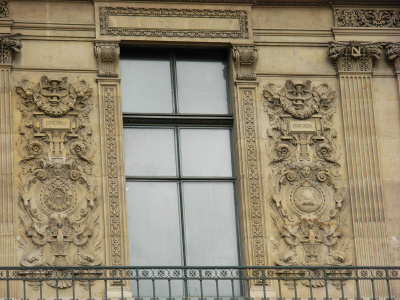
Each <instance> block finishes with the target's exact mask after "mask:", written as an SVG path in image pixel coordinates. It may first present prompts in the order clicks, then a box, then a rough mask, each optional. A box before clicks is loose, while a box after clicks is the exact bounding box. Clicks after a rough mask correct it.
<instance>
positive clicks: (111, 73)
mask: <svg viewBox="0 0 400 300" xmlns="http://www.w3.org/2000/svg"><path fill="white" fill-rule="evenodd" d="M119 52H120V51H119V43H118V42H99V41H95V43H94V54H95V56H96V58H97V67H98V70H99V77H118V72H117V67H118V57H119Z"/></svg>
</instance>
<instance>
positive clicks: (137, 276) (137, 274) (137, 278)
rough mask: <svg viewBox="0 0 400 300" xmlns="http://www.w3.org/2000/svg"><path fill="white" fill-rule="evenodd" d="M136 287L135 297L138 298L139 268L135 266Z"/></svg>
mask: <svg viewBox="0 0 400 300" xmlns="http://www.w3.org/2000/svg"><path fill="white" fill-rule="evenodd" d="M136 289H137V298H138V300H140V283H139V269H138V268H136Z"/></svg>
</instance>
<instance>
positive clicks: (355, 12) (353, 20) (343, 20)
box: [334, 9, 400, 28]
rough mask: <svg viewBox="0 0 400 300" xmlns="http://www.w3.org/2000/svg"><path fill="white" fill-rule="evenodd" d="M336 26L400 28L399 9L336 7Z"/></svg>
mask: <svg viewBox="0 0 400 300" xmlns="http://www.w3.org/2000/svg"><path fill="white" fill-rule="evenodd" d="M334 13H335V25H336V27H379V28H399V27H400V10H399V9H335V10H334Z"/></svg>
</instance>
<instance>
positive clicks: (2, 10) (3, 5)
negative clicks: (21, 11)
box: [0, 0, 9, 18]
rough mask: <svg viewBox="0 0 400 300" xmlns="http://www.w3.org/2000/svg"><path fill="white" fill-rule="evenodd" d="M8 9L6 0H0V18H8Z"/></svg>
mask: <svg viewBox="0 0 400 300" xmlns="http://www.w3.org/2000/svg"><path fill="white" fill-rule="evenodd" d="M8 16H9V9H8V0H5V1H0V18H8Z"/></svg>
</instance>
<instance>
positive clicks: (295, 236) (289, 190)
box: [263, 80, 352, 288]
mask: <svg viewBox="0 0 400 300" xmlns="http://www.w3.org/2000/svg"><path fill="white" fill-rule="evenodd" d="M263 95H264V98H265V101H264V109H265V111H266V112H267V114H268V117H269V122H270V128H269V129H268V131H267V133H268V137H269V144H268V147H267V149H268V156H269V157H270V159H271V162H270V168H271V171H272V182H273V186H271V187H270V188H271V194H272V197H271V201H270V205H271V217H272V219H273V224H274V227H275V234H274V239H273V242H272V243H273V245H274V250H275V264H276V265H280V266H320V265H333V266H347V265H350V264H351V263H352V261H351V259H350V255H351V254H350V253H351V243H350V239H349V237H350V230H349V220H348V219H349V217H348V214H347V209H344V208H345V207H346V206H347V201H346V200H345V199H344V192H345V189H344V187H343V185H342V183H341V179H340V176H339V175H338V173H339V172H338V171H339V169H340V164H339V159H340V156H341V154H342V153H341V150H340V147H339V146H338V144H337V141H336V140H337V131H336V130H335V126H334V124H333V120H332V117H333V115H334V114H335V112H336V99H335V98H336V96H335V92H334V91H332V89H331V88H330V87H329V86H328V85H327V84H320V85H318V86H313V85H312V82H311V81H309V80H308V81H305V82H303V83H294V82H293V81H291V80H287V81H286V82H285V84H284V85H281V86H278V85H275V84H273V83H269V84H268V85H266V86H265V87H264V90H263ZM301 283H302V284H303V285H306V286H310V284H311V285H312V286H313V287H322V286H324V285H325V283H324V281H323V280H313V281H312V282H309V281H308V280H301ZM285 284H287V285H289V288H293V282H286V283H285ZM337 284H338V285H340V282H339V281H338V282H337Z"/></svg>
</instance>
